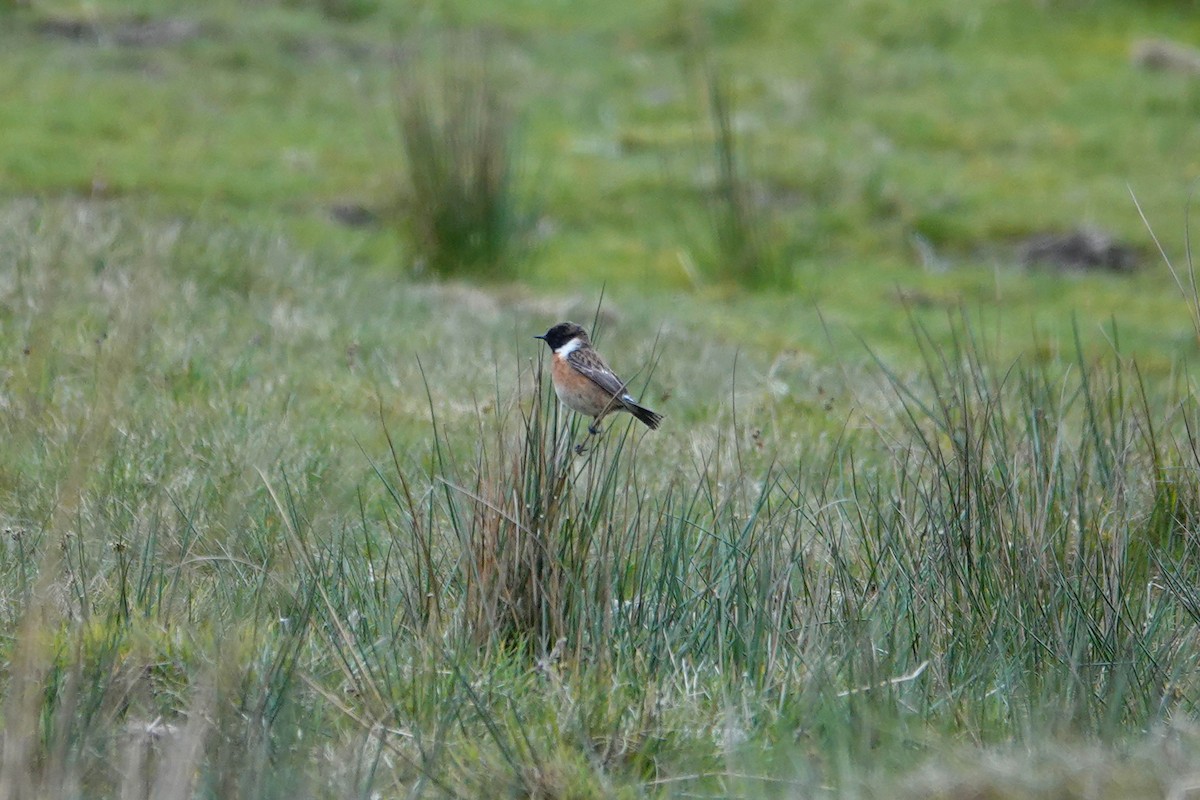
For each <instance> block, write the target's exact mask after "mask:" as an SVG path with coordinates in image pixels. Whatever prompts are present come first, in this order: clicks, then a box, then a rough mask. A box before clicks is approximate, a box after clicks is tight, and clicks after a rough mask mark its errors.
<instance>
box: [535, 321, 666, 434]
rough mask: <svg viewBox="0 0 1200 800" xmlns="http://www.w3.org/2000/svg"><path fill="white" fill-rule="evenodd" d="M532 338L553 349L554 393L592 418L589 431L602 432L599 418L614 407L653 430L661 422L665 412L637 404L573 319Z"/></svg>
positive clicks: (571, 406) (568, 404)
mask: <svg viewBox="0 0 1200 800" xmlns="http://www.w3.org/2000/svg"><path fill="white" fill-rule="evenodd" d="M533 338H535V339H541V340H542V341H544V342H545V343H546V344H548V345H550V349H551V350H553V351H554V358H553V364H552V366H551V368H550V377H551V378H552V379H553V380H554V393H555V394H557V395H558V399H559V400H561V401H562V402H563V403H565V404H566V405H567V406H568V407H570V408H572V409H574V410H575V411H578V412H579V413H580V414H586V415H588V416H589V417H592V418H593V421H592V424H591V425H589V426H588V431H589V432H591V433H593V434H595V433H599V432H600V428H599V425H600V420H602V419H604V417H605V416H606V415H607V414H610V413H612V412H614V411H628V412H629V413H630V414H633V415H634V416H635V417H637V418H638V419H639V420H641V421H642V422H644V423H645V424H646V425H647V426H649V427H650V429H651V430H653V429H655V428H657V427H658V423H660V422H662V414H656V413H655V412H653V411H651V410H650V409H648V408H646V407H645V406H641V405H638V403H637V401H636V400H634V399H633V398H632V397H631V396H630V395H629V393H628V392H626V391H625V382H624V381H622V380H621V379H620V378H618V377H617V376H616V375H614V374H613V371H612V370H611V369H609V366H608V364H606V363H605V362H604V359H603V358H601V357H600V354H599V353H597V352H596V351H595V350H593V349H592V343H591V342H589V341H588V335H587V331H585V330H584V329H583V328H581V327H579V326H578V325H576V324H575V323H574V322H560V323H558V324H557V325H555V326H554V327H553V328H551V329H550V330H548V331H546V332H545V333H544V334H542V335H541V336H535V337H533Z"/></svg>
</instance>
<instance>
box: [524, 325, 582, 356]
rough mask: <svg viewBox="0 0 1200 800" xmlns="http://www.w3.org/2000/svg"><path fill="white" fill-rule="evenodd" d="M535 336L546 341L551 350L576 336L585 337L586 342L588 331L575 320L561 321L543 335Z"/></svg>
mask: <svg viewBox="0 0 1200 800" xmlns="http://www.w3.org/2000/svg"><path fill="white" fill-rule="evenodd" d="M533 338H535V339H542V340H543V341H545V342H546V344H548V345H550V349H551V350H557V349H558V348H560V347H562V346H563V345H564V344H566V343H567V342H569V341H571V340H572V339H575V338H580V339H583V341H585V342H586V341H587V331H585V330H584V329H583V328H581V327H579V326H578V325H576V324H575V323H574V322H560V323H558V324H557V325H555V326H554V327H553V328H551V329H550V330H548V331H546V332H545V333H544V334H542V335H541V336H535V337H533Z"/></svg>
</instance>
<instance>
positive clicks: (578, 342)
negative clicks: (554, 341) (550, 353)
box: [554, 336, 583, 358]
mask: <svg viewBox="0 0 1200 800" xmlns="http://www.w3.org/2000/svg"><path fill="white" fill-rule="evenodd" d="M581 347H583V340H582V339H580V338H579V337H578V336H576V337H575V338H574V339H572V340H571V341H569V342H567V343H566V344H563V345H559V348H558V349H557V350H555V351H554V352H556V353H558V354H559V355H560V356H562V357H563V358H566V357H567V356H569V355H571V353H574V352H575V351H576V350H578V349H579V348H581Z"/></svg>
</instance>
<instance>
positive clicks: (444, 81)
mask: <svg viewBox="0 0 1200 800" xmlns="http://www.w3.org/2000/svg"><path fill="white" fill-rule="evenodd" d="M438 42H439V43H440V47H441V48H442V49H444V51H445V52H436V49H435V46H434V44H433V43H428V42H427V43H423V44H421V45H415V46H413V47H412V48H410V49H411V51H412V53H411V58H409V59H405V60H403V61H402V62H401V63H400V65H399V70H400V78H399V89H398V91H397V92H396V114H397V119H398V121H399V133H400V142H401V146H402V148H403V151H404V181H405V183H404V189H403V191H402V192H401V193H400V203H399V207H398V209H397V211H396V212H395V213H396V216H397V219H398V222H399V224H400V226H401V228H403V229H404V230H405V231H406V232H407V233H408V238H409V241H410V242H411V243H412V246H413V248H414V252H415V258H416V263H417V267H418V270H419V269H420V268H422V267H424V268H428V269H430V270H431V271H433V272H435V273H437V274H443V275H449V274H462V273H469V274H476V275H482V276H488V277H493V278H500V277H512V276H513V275H514V274H516V271H517V262H518V259H519V257H520V255H522V248H523V245H525V244H526V239H527V235H528V227H529V225H530V215H529V213H528V211H527V210H526V209H525V208H524V207H523V205H522V204H523V200H522V198H521V197H520V195H519V189H518V188H517V185H516V183H517V178H518V177H519V175H518V171H519V167H520V165H521V155H520V151H519V148H518V145H519V141H518V138H517V122H516V117H515V112H514V110H513V108H512V101H511V99H510V97H509V96H508V95H509V94H510V91H509V90H508V89H507V88H506V87H505V86H503V85H502V80H503V79H502V77H501V75H502V72H501V71H500V70H498V69H497V66H496V63H495V58H494V56H493V54H492V50H493V47H492V46H491V45H489V43H488V42H487V40H486V38H485V37H484V36H483V35H482V34H474V35H469V34H463V35H460V36H452V35H450V34H443V35H442V37H441V38H440V39H439V40H438Z"/></svg>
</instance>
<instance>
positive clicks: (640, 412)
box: [625, 400, 662, 430]
mask: <svg viewBox="0 0 1200 800" xmlns="http://www.w3.org/2000/svg"><path fill="white" fill-rule="evenodd" d="M625 408H627V409H629V413H630V414H633V415H634V416H635V417H637V418H638V419H640V420H641V421H642V422H644V423H645V424H646V426H647V427H648V428H650V430H654V429H656V428H657V427H658V423H660V422H662V414H658V413H656V412H654V411H651V410H650V409H648V408H646V407H645V406H639V405H638V404H637V403H634V402H633V401H631V400H626V401H625Z"/></svg>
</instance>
